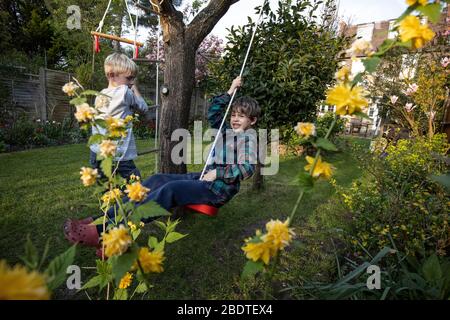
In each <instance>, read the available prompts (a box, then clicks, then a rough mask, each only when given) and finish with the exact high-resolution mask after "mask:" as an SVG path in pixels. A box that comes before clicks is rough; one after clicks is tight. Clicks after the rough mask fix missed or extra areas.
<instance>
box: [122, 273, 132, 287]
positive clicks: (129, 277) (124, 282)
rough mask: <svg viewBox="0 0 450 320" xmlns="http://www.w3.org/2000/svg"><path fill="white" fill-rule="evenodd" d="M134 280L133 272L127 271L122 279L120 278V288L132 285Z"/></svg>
mask: <svg viewBox="0 0 450 320" xmlns="http://www.w3.org/2000/svg"><path fill="white" fill-rule="evenodd" d="M132 280H133V274H131V273H129V272H127V273H125V275H124V276H123V278H122V279H120V283H119V289H126V288H128V287H129V286H130V285H131V281H132Z"/></svg>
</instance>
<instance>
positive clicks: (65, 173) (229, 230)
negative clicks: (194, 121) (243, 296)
mask: <svg viewBox="0 0 450 320" xmlns="http://www.w3.org/2000/svg"><path fill="white" fill-rule="evenodd" d="M361 141H362V140H358V142H360V143H364V144H368V141H367V140H364V141H362V142H361ZM152 146H153V142H152V141H138V149H140V150H144V149H150V148H151V147H152ZM154 160H155V155H154V154H147V155H143V156H141V157H139V158H138V160H137V161H136V163H137V166H138V168H139V169H140V170H141V173H142V175H143V176H144V177H148V176H150V175H151V174H153V173H154ZM327 161H329V162H332V163H333V165H334V166H335V167H336V168H337V171H336V174H335V178H336V180H337V182H338V184H340V185H344V186H346V185H349V184H350V183H351V181H352V180H353V179H355V178H357V177H358V176H359V175H360V174H361V172H360V170H359V169H358V168H357V166H356V163H355V162H354V161H353V159H352V157H351V155H350V154H349V153H346V152H340V153H336V154H333V155H330V156H327ZM87 165H88V148H87V146H86V145H85V144H77V145H66V146H58V147H50V148H44V149H34V150H30V151H23V152H16V153H10V154H0V180H1V183H0V221H1V222H0V239H1V240H0V259H6V260H7V261H8V262H9V263H10V264H14V263H17V262H20V260H19V258H18V257H19V256H21V255H23V253H24V249H23V246H24V242H25V240H26V237H27V235H28V234H29V235H30V237H31V239H32V240H33V242H34V244H35V245H36V246H37V247H38V248H40V249H41V250H42V249H43V247H44V245H45V243H46V241H47V239H50V244H51V250H50V254H49V255H50V257H54V256H56V255H58V254H60V253H62V252H63V251H64V250H66V249H67V248H68V247H69V243H68V242H67V241H66V240H65V238H64V235H63V232H62V225H63V222H64V220H65V219H66V218H68V217H75V218H84V217H86V216H88V215H93V214H96V213H97V212H96V210H95V209H94V208H93V206H95V204H96V199H94V197H93V196H92V195H91V192H90V190H89V189H88V188H85V187H83V186H82V184H81V182H80V178H79V177H80V176H79V171H80V167H82V166H87ZM304 165H305V161H304V160H303V159H302V160H299V159H297V158H294V157H286V158H283V159H281V161H280V171H279V173H278V174H277V175H275V176H270V177H266V184H265V189H264V190H263V191H260V192H254V191H252V190H251V181H249V182H245V183H243V184H242V187H241V192H240V193H239V194H238V195H237V196H236V197H235V198H234V199H232V200H231V201H230V202H229V203H228V204H226V205H225V206H224V207H222V208H221V209H220V212H219V215H218V216H217V217H215V218H210V217H207V216H203V215H200V214H189V215H187V216H185V217H183V219H182V222H181V223H180V224H179V225H178V231H179V232H182V233H188V234H189V235H188V236H187V237H185V238H184V239H182V240H180V241H178V242H176V243H174V244H168V246H167V248H166V260H165V262H164V269H165V271H164V272H163V273H161V274H157V275H154V276H153V279H152V280H153V281H152V282H153V284H154V288H153V291H152V294H151V296H150V298H152V299H232V298H233V297H235V294H236V284H237V281H238V279H239V275H240V273H241V271H242V267H243V266H244V264H245V262H246V259H245V256H244V255H243V252H242V251H241V249H240V247H241V246H242V245H243V241H244V239H245V238H247V237H249V236H251V235H253V234H254V232H255V230H256V229H257V228H260V229H262V228H264V225H265V223H266V222H267V221H268V220H269V219H271V218H280V219H285V218H286V217H287V216H288V215H289V214H290V212H291V210H292V207H293V205H294V203H295V200H296V198H297V196H298V192H299V189H298V187H297V186H296V176H297V173H298V172H299V171H300V170H303V166H304ZM199 168H201V166H199V165H197V166H196V167H195V168H194V167H189V171H192V170H200V169H199ZM332 194H333V189H332V187H331V186H330V185H329V184H328V183H326V182H321V183H319V184H318V185H317V189H316V190H315V192H314V193H313V194H307V195H306V196H305V197H304V199H303V202H302V205H301V206H300V208H299V211H298V213H297V217H296V220H295V221H294V223H293V226H294V227H297V228H300V227H301V225H302V222H303V221H304V219H305V218H306V217H308V216H309V215H310V214H311V213H312V212H313V210H314V209H315V208H316V207H317V206H318V205H320V204H322V203H324V202H325V201H326V200H327V199H328V198H329V197H330V196H331V195H332ZM144 230H145V234H146V235H148V234H155V233H156V234H157V232H158V228H157V227H156V226H154V225H151V224H150V225H148V226H146V227H145V229H144ZM140 239H141V241H142V244H144V243H145V241H146V239H147V237H143V236H142V235H141V237H140ZM95 258H96V257H95V252H94V250H93V249H91V248H84V247H78V248H77V257H76V264H78V265H79V266H81V267H93V266H95ZM82 272H83V273H82V277H83V281H86V280H87V279H88V278H89V277H90V276H91V275H92V270H90V269H83V271H82ZM54 298H61V299H63V298H64V299H65V298H77V299H85V298H86V295H85V294H84V293H74V292H69V291H68V290H67V289H59V290H57V291H56V292H55V293H54Z"/></svg>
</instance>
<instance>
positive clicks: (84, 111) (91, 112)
mask: <svg viewBox="0 0 450 320" xmlns="http://www.w3.org/2000/svg"><path fill="white" fill-rule="evenodd" d="M76 108H77V112H75V118H76V119H77V120H78V122H88V121H90V120H92V119H94V116H95V114H96V111H95V109H94V108H92V107H90V106H89V105H88V104H87V103H83V104H80V105H78V106H76Z"/></svg>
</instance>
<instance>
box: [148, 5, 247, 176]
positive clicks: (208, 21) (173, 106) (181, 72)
mask: <svg viewBox="0 0 450 320" xmlns="http://www.w3.org/2000/svg"><path fill="white" fill-rule="evenodd" d="M238 1H239V0H211V1H210V2H209V4H208V5H207V6H206V7H205V8H204V9H203V10H202V11H201V12H200V13H198V14H197V16H196V17H195V18H194V20H193V21H192V22H191V23H190V24H189V25H188V26H186V25H185V24H184V22H183V15H182V13H181V12H179V11H177V10H176V9H175V7H174V6H173V3H172V0H165V1H162V2H161V1H152V2H153V3H150V4H151V5H152V9H153V10H154V11H155V12H157V13H158V14H159V15H160V17H161V27H162V30H163V39H164V51H165V64H166V66H165V70H164V83H165V85H166V86H167V87H168V88H169V92H168V94H167V95H162V96H161V118H160V125H159V132H160V139H159V141H160V146H159V147H160V152H159V161H160V171H161V172H162V173H185V172H186V165H185V164H181V165H176V164H174V163H173V162H172V159H171V153H172V149H173V147H174V146H175V145H176V144H178V141H171V136H172V132H173V131H174V130H176V129H179V128H185V129H186V128H188V122H189V110H190V107H191V98H192V91H193V87H194V81H195V54H196V51H197V49H198V47H199V45H200V43H201V42H202V41H203V39H204V38H205V37H206V36H207V35H208V34H209V33H210V32H211V30H212V29H213V28H214V26H215V25H216V23H217V22H218V21H219V20H220V19H221V18H222V16H223V15H224V14H225V13H226V12H227V11H228V9H229V7H230V6H231V5H232V4H233V3H236V2H238ZM155 3H156V4H155Z"/></svg>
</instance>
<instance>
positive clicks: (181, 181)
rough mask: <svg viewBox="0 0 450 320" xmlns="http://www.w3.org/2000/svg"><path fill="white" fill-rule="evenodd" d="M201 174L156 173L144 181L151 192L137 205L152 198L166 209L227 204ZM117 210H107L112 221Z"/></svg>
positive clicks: (145, 221) (145, 220) (146, 220)
mask: <svg viewBox="0 0 450 320" xmlns="http://www.w3.org/2000/svg"><path fill="white" fill-rule="evenodd" d="M200 174H201V173H200V172H194V173H187V174H155V175H153V176H151V177H150V178H148V179H146V180H144V181H143V182H142V185H143V186H145V187H146V188H149V189H150V192H149V193H148V194H147V197H146V198H145V199H144V200H143V201H141V202H139V203H137V204H136V206H139V205H142V204H144V203H146V202H148V201H152V200H153V201H155V202H156V203H158V204H159V205H160V206H161V207H163V208H164V209H166V210H170V209H172V208H174V207H180V206H184V205H187V204H208V205H211V206H215V207H220V206H222V205H223V204H225V202H226V201H227V199H226V198H225V196H221V195H220V196H219V195H217V194H215V193H214V192H212V191H211V190H210V189H209V186H210V184H211V183H212V182H208V181H200V180H199V178H200ZM128 201H129V199H128V197H124V199H123V202H128ZM116 210H117V208H114V207H113V208H110V209H109V210H108V211H107V214H108V217H109V218H110V221H111V220H112V221H114V216H115V211H116ZM116 212H117V211H116ZM101 216H103V215H101ZM96 218H98V217H96ZM153 220H155V218H149V219H143V220H142V222H144V223H147V222H150V221H153ZM99 227H100V229H99ZM102 228H103V226H102V225H98V226H97V230H98V231H99V232H100V230H102Z"/></svg>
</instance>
